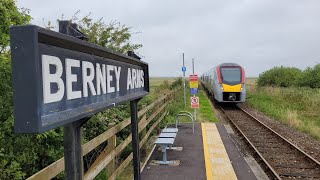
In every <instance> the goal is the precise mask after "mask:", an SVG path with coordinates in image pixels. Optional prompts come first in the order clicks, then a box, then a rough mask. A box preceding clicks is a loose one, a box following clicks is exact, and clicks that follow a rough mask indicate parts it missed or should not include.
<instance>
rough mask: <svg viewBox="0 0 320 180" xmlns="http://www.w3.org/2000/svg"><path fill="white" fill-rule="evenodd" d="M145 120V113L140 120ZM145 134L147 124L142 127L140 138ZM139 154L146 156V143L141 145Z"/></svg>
mask: <svg viewBox="0 0 320 180" xmlns="http://www.w3.org/2000/svg"><path fill="white" fill-rule="evenodd" d="M146 120H147V117H146V114H145V115H144V116H143V117H142V119H141V121H146ZM146 134H147V126H146V127H145V128H143V130H142V131H141V139H143V138H144V137H145V136H146ZM140 153H141V156H142V157H146V156H147V148H146V145H143V146H142V147H141V151H140Z"/></svg>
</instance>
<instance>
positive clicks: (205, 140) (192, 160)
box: [141, 123, 260, 180]
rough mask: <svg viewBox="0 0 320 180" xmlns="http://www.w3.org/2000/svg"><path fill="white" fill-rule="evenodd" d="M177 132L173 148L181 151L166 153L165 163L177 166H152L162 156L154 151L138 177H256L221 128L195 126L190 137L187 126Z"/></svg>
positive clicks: (156, 150)
mask: <svg viewBox="0 0 320 180" xmlns="http://www.w3.org/2000/svg"><path fill="white" fill-rule="evenodd" d="M178 129H179V131H178V133H177V136H176V139H175V142H174V146H176V147H183V149H182V150H181V151H176V150H167V159H168V160H174V161H178V162H180V164H172V165H158V164H154V163H153V162H154V161H155V160H161V159H162V152H161V151H160V148H158V147H156V148H155V150H154V151H153V153H152V155H151V157H150V159H149V160H148V162H147V164H146V166H145V167H144V168H143V171H142V173H141V177H142V179H143V180H144V179H145V180H149V179H150V180H158V179H161V180H163V179H168V180H170V179H172V180H180V179H181V180H182V179H183V180H185V179H190V180H197V179H207V180H211V179H243V180H244V179H246V180H247V179H248V180H249V179H257V177H256V174H257V173H254V172H253V171H254V170H252V169H251V168H250V167H252V166H249V165H248V162H247V161H246V159H245V158H244V157H243V156H242V155H241V153H240V152H239V151H238V149H237V148H236V146H235V144H234V143H233V141H232V139H231V138H230V136H229V135H228V132H227V130H226V128H225V126H224V125H223V124H220V123H196V124H195V132H194V134H193V133H192V125H191V124H189V123H185V124H181V125H180V126H179V127H178ZM249 164H250V163H249ZM258 178H259V177H258ZM259 179H260V178H259Z"/></svg>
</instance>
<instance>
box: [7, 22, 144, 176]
mask: <svg viewBox="0 0 320 180" xmlns="http://www.w3.org/2000/svg"><path fill="white" fill-rule="evenodd" d="M59 32H61V33H58V32H54V31H50V30H46V29H43V28H40V27H37V26H34V25H26V26H13V27H11V29H10V38H11V59H12V83H13V102H14V129H15V132H16V133H43V132H46V131H48V130H50V129H54V128H57V127H61V126H64V127H65V131H64V141H65V142H64V145H65V178H66V179H82V175H83V170H82V167H83V165H82V151H81V149H82V148H81V126H82V124H83V123H85V122H86V121H87V120H88V119H89V118H90V117H91V116H92V115H94V114H96V113H98V112H100V111H103V110H106V109H108V108H112V107H114V106H116V105H118V104H121V103H124V102H128V101H130V102H131V103H130V104H131V118H132V119H131V120H132V121H131V126H132V143H133V157H134V165H135V167H136V164H138V166H137V167H138V169H136V168H135V179H140V174H139V173H140V172H139V171H140V165H139V137H138V134H137V132H138V130H137V129H138V127H137V126H138V124H137V123H138V119H137V102H138V100H139V99H141V98H142V97H143V96H145V95H147V94H148V93H149V72H148V64H147V63H145V62H143V61H140V60H139V59H137V56H136V55H135V54H134V53H133V52H131V53H130V54H129V55H130V56H127V55H123V54H120V53H115V52H112V51H110V50H108V49H106V48H104V47H101V46H98V45H95V44H92V43H89V42H86V41H84V40H86V37H85V35H83V34H82V33H81V32H80V31H78V30H77V26H76V24H71V23H69V22H68V21H62V22H59ZM72 36H73V37H72Z"/></svg>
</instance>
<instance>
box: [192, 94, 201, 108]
mask: <svg viewBox="0 0 320 180" xmlns="http://www.w3.org/2000/svg"><path fill="white" fill-rule="evenodd" d="M190 99H191V100H190V101H191V108H193V109H194V108H199V97H197V96H193V97H191V98H190Z"/></svg>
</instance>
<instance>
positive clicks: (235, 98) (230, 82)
mask: <svg viewBox="0 0 320 180" xmlns="http://www.w3.org/2000/svg"><path fill="white" fill-rule="evenodd" d="M201 83H202V85H203V86H204V88H205V89H206V90H207V91H208V92H209V95H210V96H213V98H214V99H215V100H216V101H217V102H233V103H240V102H244V101H245V99H246V85H245V73H244V68H243V67H241V66H240V65H238V64H235V63H223V64H220V65H218V66H216V67H214V68H212V69H210V70H209V71H207V72H206V73H204V74H203V75H202V76H201Z"/></svg>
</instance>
